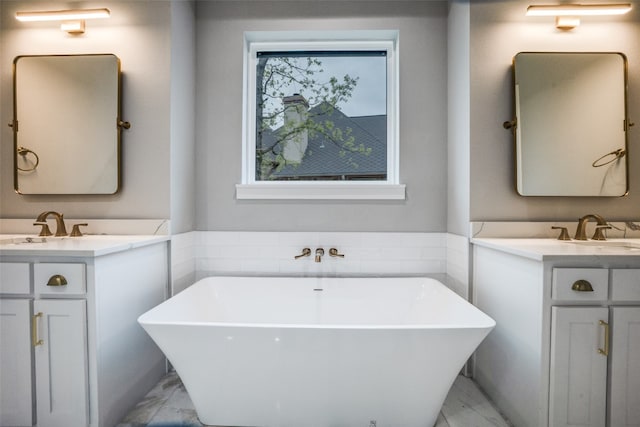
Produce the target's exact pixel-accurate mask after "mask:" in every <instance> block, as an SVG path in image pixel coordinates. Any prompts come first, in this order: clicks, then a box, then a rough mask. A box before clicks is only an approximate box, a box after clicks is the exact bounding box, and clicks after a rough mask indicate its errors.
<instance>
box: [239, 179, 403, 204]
mask: <svg viewBox="0 0 640 427" xmlns="http://www.w3.org/2000/svg"><path fill="white" fill-rule="evenodd" d="M236 198H237V199H239V200H242V199H262V200H274V199H275V200H404V199H405V185H404V184H380V183H375V184H374V183H361V184H351V183H349V184H346V183H344V182H340V183H333V184H332V183H307V182H305V183H301V182H278V183H256V184H236Z"/></svg>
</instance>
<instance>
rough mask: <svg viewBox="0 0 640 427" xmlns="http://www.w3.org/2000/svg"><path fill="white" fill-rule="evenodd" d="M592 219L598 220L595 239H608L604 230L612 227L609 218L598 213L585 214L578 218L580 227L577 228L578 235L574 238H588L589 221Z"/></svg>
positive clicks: (594, 234)
mask: <svg viewBox="0 0 640 427" xmlns="http://www.w3.org/2000/svg"><path fill="white" fill-rule="evenodd" d="M591 219H594V220H596V231H595V233H593V240H606V238H605V236H604V234H603V233H602V230H603V229H607V228H611V227H610V226H609V225H608V224H607V220H605V219H604V218H603V217H601V216H600V215H597V214H589V215H585V216H583V217H582V218H580V219H579V220H578V227H577V228H576V235H575V237H574V239H576V240H587V233H586V231H587V223H588V222H589V220H591Z"/></svg>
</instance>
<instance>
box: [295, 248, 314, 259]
mask: <svg viewBox="0 0 640 427" xmlns="http://www.w3.org/2000/svg"><path fill="white" fill-rule="evenodd" d="M309 255H311V248H304V249H303V250H302V253H301V254H300V255H296V256H294V257H293V258H294V259H298V258H302V257H305V256H309Z"/></svg>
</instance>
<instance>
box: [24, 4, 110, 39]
mask: <svg viewBox="0 0 640 427" xmlns="http://www.w3.org/2000/svg"><path fill="white" fill-rule="evenodd" d="M110 16H111V12H109V9H71V10H51V11H48V10H45V11H37V12H16V19H17V20H18V21H22V22H35V21H62V23H61V24H60V29H61V30H62V31H66V32H68V33H69V34H82V33H84V21H85V19H100V18H108V17H110Z"/></svg>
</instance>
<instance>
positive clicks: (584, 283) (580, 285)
mask: <svg viewBox="0 0 640 427" xmlns="http://www.w3.org/2000/svg"><path fill="white" fill-rule="evenodd" d="M571 290H572V291H576V292H593V286H591V283H589V281H588V280H576V281H575V282H574V283H573V285H571Z"/></svg>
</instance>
